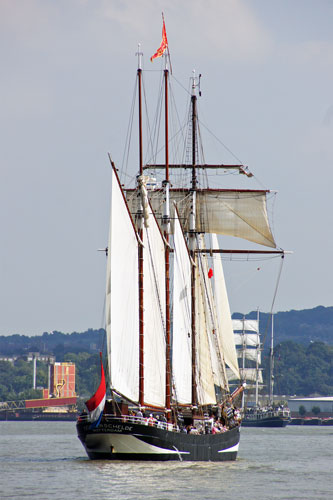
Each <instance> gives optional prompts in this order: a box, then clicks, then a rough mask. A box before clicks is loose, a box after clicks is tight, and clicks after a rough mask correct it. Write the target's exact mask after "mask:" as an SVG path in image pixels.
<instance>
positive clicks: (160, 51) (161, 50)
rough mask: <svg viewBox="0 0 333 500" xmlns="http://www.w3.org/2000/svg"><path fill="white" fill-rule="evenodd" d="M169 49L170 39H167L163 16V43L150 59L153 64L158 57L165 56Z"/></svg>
mask: <svg viewBox="0 0 333 500" xmlns="http://www.w3.org/2000/svg"><path fill="white" fill-rule="evenodd" d="M167 48H168V39H167V34H166V30H165V23H164V16H163V27H162V41H161V45H160V46H159V48H158V49H157V51H156V52H155V54H154V55H153V56H151V58H150V60H151V62H153V59H156V57H161V56H163V54H164V52H165V51H166V49H167Z"/></svg>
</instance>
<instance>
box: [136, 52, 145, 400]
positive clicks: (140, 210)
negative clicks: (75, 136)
mask: <svg viewBox="0 0 333 500" xmlns="http://www.w3.org/2000/svg"><path fill="white" fill-rule="evenodd" d="M137 56H138V70H137V75H138V94H139V176H140V177H141V176H142V174H143V146H142V68H141V56H142V52H140V44H139V45H138V52H137ZM138 234H139V237H140V240H141V242H142V241H143V207H142V203H141V200H140V193H139V192H138ZM138 252H139V404H140V406H143V405H144V296H143V245H142V244H140V245H139V250H138Z"/></svg>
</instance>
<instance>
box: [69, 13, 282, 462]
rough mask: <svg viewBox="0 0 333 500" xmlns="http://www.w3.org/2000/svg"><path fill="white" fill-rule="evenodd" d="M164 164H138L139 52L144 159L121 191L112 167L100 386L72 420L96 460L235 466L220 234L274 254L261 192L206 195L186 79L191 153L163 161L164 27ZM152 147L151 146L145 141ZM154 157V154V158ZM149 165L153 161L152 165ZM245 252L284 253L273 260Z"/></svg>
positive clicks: (233, 365)
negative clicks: (107, 397)
mask: <svg viewBox="0 0 333 500" xmlns="http://www.w3.org/2000/svg"><path fill="white" fill-rule="evenodd" d="M162 55H164V58H165V69H164V71H163V83H162V89H163V90H164V95H163V99H164V123H165V125H164V132H165V134H164V139H165V142H164V152H165V157H164V161H162V162H160V163H157V162H156V161H152V162H149V163H148V164H144V163H143V156H144V154H143V117H142V101H143V91H142V79H143V70H142V64H141V62H142V54H141V53H140V50H139V51H138V70H137V92H138V103H139V111H138V115H139V133H138V138H139V158H138V166H139V168H138V175H137V177H136V184H135V186H127V187H125V186H124V183H123V179H121V180H120V176H121V174H122V173H121V172H118V170H117V169H116V167H115V165H114V163H113V162H112V160H111V158H110V161H111V165H112V179H111V215H110V232H109V241H108V247H107V252H106V253H107V278H106V281H107V285H106V332H107V379H108V382H109V388H110V391H111V399H110V400H109V401H107V403H106V404H105V407H104V402H105V383H104V368H103V364H101V385H100V387H99V388H98V390H97V392H96V394H95V395H94V396H93V397H92V398H91V399H90V400H89V402H87V407H88V410H89V413H88V414H83V415H81V416H80V418H79V419H78V422H77V431H78V437H79V439H80V440H81V442H82V444H83V446H84V447H85V449H86V452H87V454H88V456H89V458H91V459H98V458H103V459H110V460H189V461H196V460H201V461H208V460H212V461H225V460H235V459H236V456H237V451H238V446H239V436H240V431H239V429H240V426H239V424H240V421H239V412H238V411H237V409H236V408H235V402H236V401H237V397H238V396H239V395H240V393H241V392H242V390H243V387H242V385H241V384H240V385H239V387H238V388H237V389H236V390H235V391H234V392H233V393H232V394H230V389H229V384H228V377H227V371H226V368H227V367H228V368H229V369H230V370H231V371H232V372H233V373H234V376H236V377H237V378H238V379H239V380H240V374H239V368H238V361H237V355H236V349H235V344H234V334H233V328H232V321H231V314H230V307H229V302H228V295H227V291H226V285H225V280H224V275H223V268H222V259H221V254H222V253H228V252H229V253H232V252H235V251H234V250H232V249H231V250H226V249H223V250H221V249H220V248H219V243H218V238H217V234H218V235H229V236H236V237H240V238H243V239H246V240H249V241H252V242H255V243H257V244H259V245H265V246H268V247H271V248H275V242H274V238H273V235H272V233H271V230H270V227H269V222H268V217H267V211H266V195H267V193H268V191H264V190H249V189H246V190H241V189H223V188H214V189H211V188H210V187H209V186H208V182H207V179H208V176H207V171H209V169H213V170H214V171H223V172H225V171H229V170H230V171H234V172H238V173H239V174H243V175H245V176H246V177H248V178H251V176H252V174H250V172H249V171H248V169H247V167H245V166H244V165H224V164H217V165H207V164H206V163H204V162H202V159H201V157H200V151H201V145H200V132H199V120H198V109H197V93H198V90H199V86H200V77H199V78H197V77H195V76H193V77H192V79H191V92H190V110H189V114H188V117H187V132H186V133H185V141H186V148H185V150H186V154H185V158H182V159H181V160H178V161H177V160H174V161H173V162H171V161H170V159H169V146H170V145H171V142H172V141H171V140H170V139H169V117H170V116H169V99H168V96H169V92H170V91H169V87H170V74H169V69H168V66H169V57H168V56H169V54H168V42H167V37H166V31H165V25H164V20H163V30H162V43H161V46H160V47H159V49H158V50H157V52H156V54H154V56H153V57H152V60H153V59H154V58H156V57H159V56H162ZM147 142H148V143H149V144H151V141H150V140H149V141H147ZM157 150H158V148H157V147H156V151H157ZM155 157H156V155H155V156H154V158H155ZM246 252H247V253H249V252H250V253H261V252H264V253H269V252H275V253H283V252H282V251H280V250H270V251H269V250H265V251H260V250H258V251H253V250H252V251H251V250H250V251H246Z"/></svg>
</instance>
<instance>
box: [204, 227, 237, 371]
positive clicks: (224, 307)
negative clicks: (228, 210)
mask: <svg viewBox="0 0 333 500" xmlns="http://www.w3.org/2000/svg"><path fill="white" fill-rule="evenodd" d="M211 240H212V248H215V249H218V248H219V245H218V241H217V236H216V234H212V235H211ZM213 269H214V281H213V286H214V296H215V301H216V311H217V318H218V326H219V327H218V334H219V340H220V344H221V346H222V352H223V354H224V360H225V362H226V364H227V365H228V366H229V368H230V369H231V370H232V371H233V372H234V374H235V375H236V377H237V378H238V379H239V378H240V375H239V368H238V362H237V354H236V348H235V339H234V331H233V322H232V319H231V313H230V306H229V299H228V294H227V289H226V285H225V280H224V273H223V267H222V260H221V257H220V255H217V256H215V258H214V261H213Z"/></svg>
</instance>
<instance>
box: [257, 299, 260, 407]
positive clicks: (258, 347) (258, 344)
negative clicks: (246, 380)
mask: <svg viewBox="0 0 333 500" xmlns="http://www.w3.org/2000/svg"><path fill="white" fill-rule="evenodd" d="M257 325H258V335H259V308H258V309H257ZM259 354H260V337H258V343H257V347H256V408H258V404H259Z"/></svg>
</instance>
